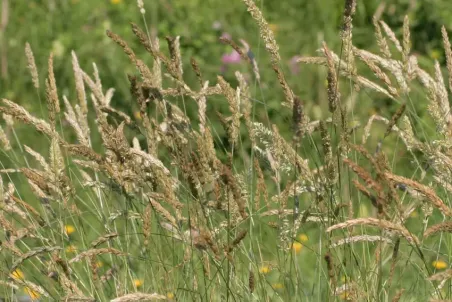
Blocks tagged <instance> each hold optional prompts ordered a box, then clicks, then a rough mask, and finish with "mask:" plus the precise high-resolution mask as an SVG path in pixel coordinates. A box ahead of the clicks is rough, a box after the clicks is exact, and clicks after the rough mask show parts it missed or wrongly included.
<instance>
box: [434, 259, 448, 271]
mask: <svg viewBox="0 0 452 302" xmlns="http://www.w3.org/2000/svg"><path fill="white" fill-rule="evenodd" d="M432 266H433V267H434V268H436V269H445V268H447V267H448V265H447V262H446V261H443V260H435V261H433V262H432Z"/></svg>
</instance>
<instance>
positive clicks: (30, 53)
mask: <svg viewBox="0 0 452 302" xmlns="http://www.w3.org/2000/svg"><path fill="white" fill-rule="evenodd" d="M25 56H26V57H27V61H28V66H27V67H28V69H29V70H30V74H31V79H32V81H33V86H35V88H36V89H39V76H38V68H37V67H36V62H35V57H34V56H33V51H32V50H31V47H30V44H28V42H27V43H26V44H25Z"/></svg>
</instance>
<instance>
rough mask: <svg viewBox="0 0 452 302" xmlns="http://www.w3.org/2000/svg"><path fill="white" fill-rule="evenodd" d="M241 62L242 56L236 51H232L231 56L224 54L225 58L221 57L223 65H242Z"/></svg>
mask: <svg viewBox="0 0 452 302" xmlns="http://www.w3.org/2000/svg"><path fill="white" fill-rule="evenodd" d="M240 60H241V57H240V54H239V53H238V52H237V51H235V50H232V52H231V53H230V54H224V55H223V57H221V61H222V62H223V64H237V63H240Z"/></svg>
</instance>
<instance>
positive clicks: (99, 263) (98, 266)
mask: <svg viewBox="0 0 452 302" xmlns="http://www.w3.org/2000/svg"><path fill="white" fill-rule="evenodd" d="M102 266H104V264H103V263H102V261H97V262H96V268H101V267H102Z"/></svg>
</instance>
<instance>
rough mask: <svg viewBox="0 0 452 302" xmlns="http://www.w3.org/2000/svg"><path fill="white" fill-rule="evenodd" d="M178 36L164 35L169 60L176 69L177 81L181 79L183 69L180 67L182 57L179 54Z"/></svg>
mask: <svg viewBox="0 0 452 302" xmlns="http://www.w3.org/2000/svg"><path fill="white" fill-rule="evenodd" d="M179 40H180V36H177V37H176V38H173V37H169V36H168V37H166V41H167V42H168V48H169V52H170V58H171V62H172V64H173V68H174V70H176V71H177V73H176V78H177V79H178V80H179V81H182V75H183V69H182V58H181V54H180V42H179Z"/></svg>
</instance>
